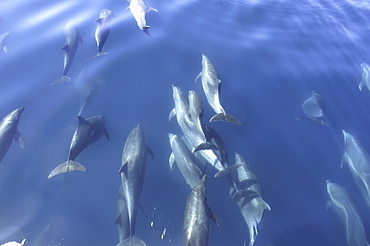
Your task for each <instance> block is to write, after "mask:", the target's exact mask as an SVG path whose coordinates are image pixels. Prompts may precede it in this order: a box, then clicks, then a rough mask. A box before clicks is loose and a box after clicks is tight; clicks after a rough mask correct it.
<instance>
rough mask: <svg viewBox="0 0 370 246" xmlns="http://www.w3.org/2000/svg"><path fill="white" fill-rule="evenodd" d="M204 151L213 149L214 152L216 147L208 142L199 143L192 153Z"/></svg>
mask: <svg viewBox="0 0 370 246" xmlns="http://www.w3.org/2000/svg"><path fill="white" fill-rule="evenodd" d="M205 149H214V150H218V148H217V146H216V145H214V144H213V143H210V142H205V143H201V144H199V145H198V146H197V147H196V148H195V149H194V150H193V152H197V151H199V150H205Z"/></svg>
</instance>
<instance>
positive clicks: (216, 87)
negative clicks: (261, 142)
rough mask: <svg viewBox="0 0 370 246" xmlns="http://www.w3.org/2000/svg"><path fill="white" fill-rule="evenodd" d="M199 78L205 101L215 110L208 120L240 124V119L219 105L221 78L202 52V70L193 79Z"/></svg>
mask: <svg viewBox="0 0 370 246" xmlns="http://www.w3.org/2000/svg"><path fill="white" fill-rule="evenodd" d="M199 78H201V82H202V87H203V91H204V94H205V95H206V97H207V101H208V103H209V105H210V106H211V107H212V109H213V110H214V111H215V112H216V115H214V116H212V118H211V119H210V120H209V121H210V122H213V121H218V120H223V121H228V122H232V123H235V124H237V125H239V126H240V125H241V123H240V121H239V120H238V119H237V118H235V117H234V116H232V115H230V114H227V113H226V112H225V110H224V108H223V107H222V106H221V103H220V88H221V79H220V76H219V75H218V73H217V71H216V69H215V67H214V66H213V64H212V63H211V61H210V60H209V59H208V57H207V56H205V55H204V54H202V71H201V72H200V73H199V74H198V76H197V77H196V78H195V81H197V80H198V79H199Z"/></svg>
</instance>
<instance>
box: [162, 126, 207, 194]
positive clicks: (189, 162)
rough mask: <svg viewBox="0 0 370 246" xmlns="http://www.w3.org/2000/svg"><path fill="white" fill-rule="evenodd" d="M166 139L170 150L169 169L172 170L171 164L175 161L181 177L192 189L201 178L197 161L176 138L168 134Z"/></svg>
mask: <svg viewBox="0 0 370 246" xmlns="http://www.w3.org/2000/svg"><path fill="white" fill-rule="evenodd" d="M168 138H169V141H170V145H171V149H172V153H171V155H170V158H169V164H170V168H171V170H172V166H173V163H174V162H175V161H176V164H177V166H178V168H179V170H180V172H181V174H182V176H183V177H184V178H185V181H186V183H187V184H188V185H189V186H190V188H191V189H192V188H194V186H195V185H196V184H197V183H198V182H199V180H200V178H201V177H202V171H201V170H200V167H199V166H198V165H197V160H196V158H195V156H194V154H193V153H192V152H190V150H189V149H188V147H187V146H186V145H185V143H184V142H183V141H182V140H181V139H180V138H179V137H178V136H176V135H175V134H172V133H168Z"/></svg>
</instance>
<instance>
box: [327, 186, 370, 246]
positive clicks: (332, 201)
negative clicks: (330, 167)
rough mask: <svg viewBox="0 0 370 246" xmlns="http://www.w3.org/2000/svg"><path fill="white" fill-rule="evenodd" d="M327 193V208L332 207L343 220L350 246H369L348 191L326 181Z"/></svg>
mask: <svg viewBox="0 0 370 246" xmlns="http://www.w3.org/2000/svg"><path fill="white" fill-rule="evenodd" d="M326 191H327V193H328V195H329V201H328V202H327V204H326V208H327V209H328V208H329V207H332V208H333V210H334V212H335V213H336V214H337V216H338V217H339V218H340V219H341V221H342V223H343V225H344V229H345V231H346V239H347V243H348V245H350V246H352V245H353V246H360V245H363V246H369V243H368V242H367V239H366V233H365V228H364V225H363V223H362V221H361V217H360V215H359V213H358V211H357V208H356V207H355V206H354V204H353V202H352V201H351V198H350V197H349V195H348V193H347V192H346V190H345V189H344V188H343V187H342V186H340V185H338V184H336V183H332V182H331V181H329V180H326Z"/></svg>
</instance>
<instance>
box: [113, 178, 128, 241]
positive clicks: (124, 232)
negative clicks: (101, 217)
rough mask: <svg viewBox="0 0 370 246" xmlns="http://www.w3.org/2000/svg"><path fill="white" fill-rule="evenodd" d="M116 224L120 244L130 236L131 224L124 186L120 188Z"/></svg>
mask: <svg viewBox="0 0 370 246" xmlns="http://www.w3.org/2000/svg"><path fill="white" fill-rule="evenodd" d="M114 224H116V225H117V227H118V238H119V244H118V245H117V246H119V245H120V243H122V242H123V241H124V240H125V239H126V238H128V237H129V236H130V224H129V219H128V211H127V203H126V198H125V194H124V192H123V188H122V185H121V186H120V187H119V191H118V200H117V217H116V219H115V221H114Z"/></svg>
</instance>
